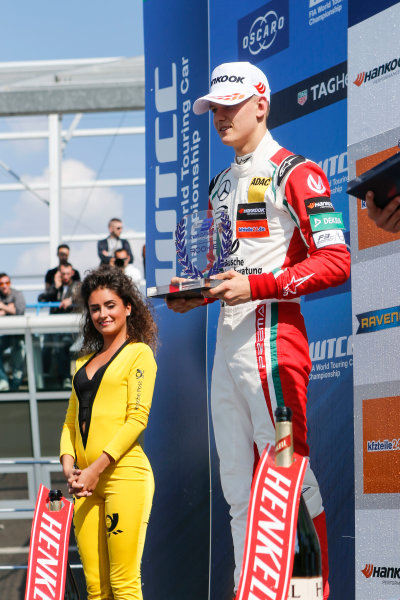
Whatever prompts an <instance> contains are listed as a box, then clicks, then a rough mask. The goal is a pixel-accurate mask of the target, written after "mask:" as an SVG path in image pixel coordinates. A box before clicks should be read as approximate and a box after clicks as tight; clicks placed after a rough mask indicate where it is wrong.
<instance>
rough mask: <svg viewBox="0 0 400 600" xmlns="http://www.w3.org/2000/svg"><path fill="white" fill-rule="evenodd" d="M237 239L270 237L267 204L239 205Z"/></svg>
mask: <svg viewBox="0 0 400 600" xmlns="http://www.w3.org/2000/svg"><path fill="white" fill-rule="evenodd" d="M236 237H237V238H252V237H254V238H262V237H269V229H268V220H267V208H266V204H265V202H253V203H252V204H239V206H238V209H237V215H236Z"/></svg>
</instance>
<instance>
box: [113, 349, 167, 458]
mask: <svg viewBox="0 0 400 600" xmlns="http://www.w3.org/2000/svg"><path fill="white" fill-rule="evenodd" d="M156 371H157V365H156V362H155V360H154V356H153V352H152V350H151V348H150V347H149V346H147V345H146V344H140V347H139V350H138V353H137V355H136V356H135V358H134V360H133V362H132V364H131V366H130V369H129V375H128V399H127V408H126V418H125V423H124V425H123V426H122V427H121V429H120V430H119V431H118V433H117V434H116V435H115V436H114V437H113V439H112V440H111V441H110V442H109V443H108V444H107V445H106V446H105V448H103V450H104V452H107V454H109V455H110V456H112V458H113V459H114V460H115V461H117V460H118V459H119V458H121V456H122V455H123V454H125V452H127V450H129V448H131V446H132V445H133V444H134V443H135V441H136V440H137V438H138V437H139V435H140V434H141V433H142V431H144V429H146V427H147V421H148V418H149V413H150V408H151V402H152V399H153V390H154V383H155V379H156Z"/></svg>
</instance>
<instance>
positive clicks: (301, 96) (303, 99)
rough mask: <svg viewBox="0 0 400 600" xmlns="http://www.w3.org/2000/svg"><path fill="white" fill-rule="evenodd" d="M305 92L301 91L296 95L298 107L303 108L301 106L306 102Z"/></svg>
mask: <svg viewBox="0 0 400 600" xmlns="http://www.w3.org/2000/svg"><path fill="white" fill-rule="evenodd" d="M307 97H308V94H307V90H303V91H302V92H299V93H298V94H297V102H298V104H300V106H303V104H305V103H306V102H307Z"/></svg>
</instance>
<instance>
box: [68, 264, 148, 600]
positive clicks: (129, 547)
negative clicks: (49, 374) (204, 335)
mask: <svg viewBox="0 0 400 600" xmlns="http://www.w3.org/2000/svg"><path fill="white" fill-rule="evenodd" d="M81 295H82V299H83V303H84V321H83V348H82V351H83V352H84V353H85V355H84V356H82V358H80V359H79V360H78V361H77V366H76V372H75V375H74V381H73V389H72V393H71V397H70V401H69V405H68V410H67V415H66V419H65V423H64V427H63V430H62V435H61V449H60V459H61V463H62V466H63V471H64V475H65V478H66V480H67V482H68V488H69V492H70V493H72V494H74V496H75V511H74V527H75V535H76V539H77V543H78V548H79V553H80V556H81V560H82V565H83V569H84V572H85V577H86V584H87V591H88V600H142V591H141V578H140V562H141V557H142V553H143V547H144V540H145V536H146V528H147V523H148V520H149V515H150V509H151V504H152V499H153V492H154V480H153V473H152V470H151V467H150V463H149V461H148V459H147V457H146V455H145V453H144V451H143V448H142V440H141V438H142V433H143V431H144V429H145V428H146V425H147V420H148V416H149V411H150V406H151V400H152V395H153V388H154V381H155V375H156V369H157V367H156V363H155V360H154V357H153V351H152V349H151V348H153V349H155V346H156V338H157V328H156V325H155V323H154V321H153V318H152V315H151V312H150V310H149V308H148V306H147V304H146V303H145V302H144V301H143V299H142V297H141V295H140V293H139V292H138V290H137V289H136V288H135V286H134V285H133V284H132V282H131V279H130V278H129V277H127V276H126V275H124V273H123V272H122V270H120V269H118V268H117V267H111V268H110V267H102V268H100V269H97V270H94V271H92V272H91V273H89V274H88V275H87V276H86V277H85V279H84V281H83V283H82V288H81Z"/></svg>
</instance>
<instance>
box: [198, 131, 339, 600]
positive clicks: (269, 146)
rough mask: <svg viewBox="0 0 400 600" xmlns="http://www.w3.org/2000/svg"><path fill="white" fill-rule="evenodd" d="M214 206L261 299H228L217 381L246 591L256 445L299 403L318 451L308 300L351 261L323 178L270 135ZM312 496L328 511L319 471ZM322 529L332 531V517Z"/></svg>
mask: <svg viewBox="0 0 400 600" xmlns="http://www.w3.org/2000/svg"><path fill="white" fill-rule="evenodd" d="M209 207H210V208H212V209H213V211H214V216H215V221H216V223H217V224H218V220H219V219H220V218H221V214H222V213H223V212H224V213H226V214H227V215H228V216H229V219H230V222H231V227H232V233H233V243H232V248H231V254H230V256H229V258H228V260H227V261H226V264H225V267H224V268H225V270H229V269H234V270H236V271H238V272H240V273H242V274H244V275H247V276H248V277H249V282H250V287H251V294H252V301H250V302H247V303H245V304H240V305H238V306H227V305H226V304H225V303H224V302H222V305H221V312H220V316H219V323H218V333H217V345H216V351H215V358H214V367H213V375H212V384H211V408H212V416H213V425H214V433H215V440H216V445H217V451H218V455H219V459H220V473H221V483H222V489H223V492H224V495H225V498H226V500H227V502H228V504H229V505H230V514H231V517H232V521H231V529H232V537H233V543H234V551H235V563H236V570H235V586H236V587H237V585H238V581H239V575H240V569H241V562H242V556H243V547H244V538H245V530H246V520H247V508H248V500H249V495H250V488H251V482H252V474H253V464H254V444H255V445H256V447H257V450H258V452H259V454H260V455H261V453H262V452H263V450H264V448H265V445H266V443H274V439H275V425H274V412H275V409H276V407H277V406H279V405H287V406H290V407H291V409H292V413H293V434H294V449H295V451H296V452H299V453H300V454H302V455H305V456H307V455H308V454H309V448H308V445H307V419H306V404H307V385H308V378H309V373H310V370H311V361H310V357H309V353H308V341H307V334H306V330H305V326H304V320H303V317H302V315H301V311H300V298H299V297H300V296H301V295H303V294H307V293H312V292H315V291H318V290H322V289H324V288H327V287H330V286H336V285H340V284H341V283H344V282H345V281H346V279H347V278H348V276H349V272H350V255H349V252H348V251H347V248H346V244H345V241H344V236H343V231H342V229H343V223H342V218H341V215H340V213H336V212H335V209H334V207H333V205H332V203H331V200H330V190H329V184H328V181H327V178H326V176H325V174H324V172H323V171H322V169H320V167H319V166H318V165H316V164H315V163H314V162H312V161H310V160H308V159H306V158H304V157H302V156H298V155H294V154H292V153H290V152H289V151H288V150H286V149H284V148H282V147H281V146H279V144H278V143H277V142H276V141H275V140H274V139H273V138H272V136H271V134H270V133H269V132H267V133H266V135H265V136H264V138H263V139H262V140H261V142H260V144H259V145H258V147H257V148H256V150H255V151H254V153H253V154H252V155H251V157H250V158H249V159H248V160H247V161H246V162H244V163H242V164H236V163H233V164H232V165H231V166H230V167H229V168H228V169H226V170H224V171H223V172H222V173H220V174H219V175H217V176H216V177H215V178H214V179H213V180H212V182H211V184H210V197H209ZM303 496H304V499H305V500H306V503H307V506H308V509H309V511H310V514H311V517H312V518H313V519H315V518H318V517H319V515H322V514H323V505H322V499H321V495H320V492H319V487H318V483H317V481H316V479H315V476H314V474H313V472H312V470H311V468H309V469H308V470H307V472H306V476H305V479H304V485H303ZM318 523H319V526H320V530H321V528H322V529H323V527H322V526H321V523H323V517H320V518H319V521H318ZM320 533H321V531H320ZM323 533H324V532H322V533H321V535H322V534H323ZM325 536H326V531H325ZM322 537H323V535H322ZM327 559H328V557H327V548H326V544H325V545H324V552H323V576H324V598H327V597H328V594H329V591H328V590H329V586H328V581H327V578H328V562H327Z"/></svg>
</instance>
